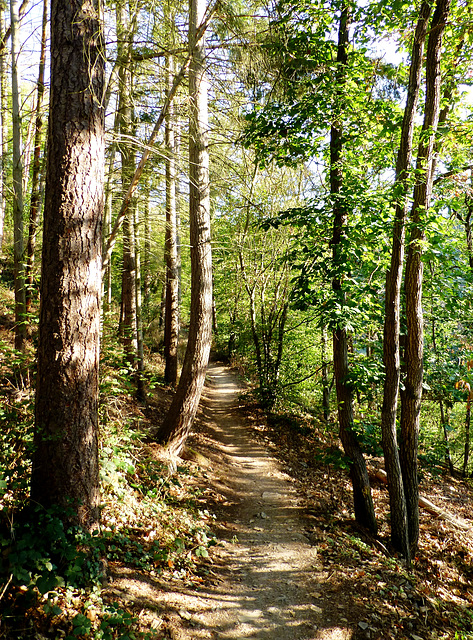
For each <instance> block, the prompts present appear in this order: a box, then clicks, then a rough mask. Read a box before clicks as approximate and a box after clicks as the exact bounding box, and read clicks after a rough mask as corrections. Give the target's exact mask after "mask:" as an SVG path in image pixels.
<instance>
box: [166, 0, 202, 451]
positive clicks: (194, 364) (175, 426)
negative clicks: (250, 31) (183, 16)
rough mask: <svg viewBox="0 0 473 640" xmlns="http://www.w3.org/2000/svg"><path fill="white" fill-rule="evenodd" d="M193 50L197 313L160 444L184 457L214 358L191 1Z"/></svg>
mask: <svg viewBox="0 0 473 640" xmlns="http://www.w3.org/2000/svg"><path fill="white" fill-rule="evenodd" d="M189 9H190V24H189V46H190V49H191V51H192V60H191V65H190V68H189V96H190V104H189V108H190V117H189V220H190V245H191V309H190V319H189V335H188V339H187V348H186V354H185V357H184V363H183V367H182V373H181V377H180V379H179V384H178V387H177V391H176V394H175V396H174V398H173V402H172V404H171V407H170V409H169V412H168V414H167V416H166V418H165V420H164V422H163V424H162V425H161V428H160V429H159V431H158V434H157V439H158V440H159V441H161V442H163V443H164V444H166V445H167V446H168V449H169V451H170V452H171V453H173V454H175V455H178V454H179V453H180V451H181V450H182V448H183V446H184V444H185V441H186V439H187V436H188V435H189V432H190V429H191V427H192V424H193V422H194V418H195V415H196V412H197V408H198V406H199V401H200V396H201V393H202V388H203V386H204V381H205V373H206V371H207V365H208V361H209V355H210V344H211V334H212V252H211V246H210V193H209V154H208V107H207V79H206V75H205V43H204V39H203V38H200V37H199V26H200V25H201V23H202V22H203V19H204V14H205V2H204V0H190V7H189Z"/></svg>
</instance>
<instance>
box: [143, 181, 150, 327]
mask: <svg viewBox="0 0 473 640" xmlns="http://www.w3.org/2000/svg"><path fill="white" fill-rule="evenodd" d="M145 193H146V196H145V197H146V200H145V203H144V225H145V246H144V260H143V311H144V316H145V318H146V321H147V322H149V303H150V300H151V269H150V267H151V219H150V215H149V188H146V189H145Z"/></svg>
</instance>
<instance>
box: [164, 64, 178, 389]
mask: <svg viewBox="0 0 473 640" xmlns="http://www.w3.org/2000/svg"><path fill="white" fill-rule="evenodd" d="M173 73H174V61H173V58H172V56H171V55H169V56H168V57H167V69H166V75H167V85H168V91H170V89H171V86H172V76H173ZM165 139H166V153H167V155H166V233H165V246H164V254H165V259H166V296H165V300H166V309H165V312H164V359H165V370H164V379H165V381H166V382H167V383H168V384H170V385H172V386H173V387H175V386H176V384H177V373H178V344H179V272H178V254H177V215H176V211H177V207H176V182H177V173H176V150H175V137H174V105H173V103H172V102H171V103H170V104H169V109H168V111H167V114H166V130H165Z"/></svg>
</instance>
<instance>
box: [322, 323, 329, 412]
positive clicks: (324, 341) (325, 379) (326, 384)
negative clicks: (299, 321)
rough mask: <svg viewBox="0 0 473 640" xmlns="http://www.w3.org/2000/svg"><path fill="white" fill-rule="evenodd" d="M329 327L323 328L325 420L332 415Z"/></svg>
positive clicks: (323, 400) (323, 404)
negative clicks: (328, 356)
mask: <svg viewBox="0 0 473 640" xmlns="http://www.w3.org/2000/svg"><path fill="white" fill-rule="evenodd" d="M327 342H328V341H327V327H323V328H322V409H323V412H324V420H325V421H326V422H327V421H328V419H329V417H330V385H329V381H328V362H327Z"/></svg>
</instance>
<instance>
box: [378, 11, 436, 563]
mask: <svg viewBox="0 0 473 640" xmlns="http://www.w3.org/2000/svg"><path fill="white" fill-rule="evenodd" d="M429 17H430V4H429V3H428V2H423V3H422V6H421V8H420V12H419V19H418V22H417V27H416V30H415V34H414V41H413V45H412V54H411V67H410V73H409V86H408V92H407V100H406V106H405V109H404V118H403V122H402V130H401V142H400V145H399V151H398V155H397V162H396V180H395V185H394V194H395V198H396V206H395V217H394V225H393V240H392V251H391V264H390V268H389V270H388V272H387V274H386V298H385V320H384V342H383V363H384V370H385V380H384V393H383V406H382V412H381V431H382V442H383V451H384V459H385V465H386V471H387V474H388V478H389V483H388V489H389V502H390V507H391V541H392V543H393V546H394V548H395V549H396V550H397V551H398V552H399V553H401V554H402V555H403V556H404V557H405V558H406V559H407V561H408V562H409V561H410V551H409V540H408V528H407V507H406V500H405V495H404V486H403V482H402V473H401V465H400V460H399V449H398V442H397V431H396V416H397V403H398V394H399V380H400V371H401V364H400V349H399V331H400V319H401V283H402V270H403V263H404V245H405V223H406V214H407V192H408V187H409V169H410V164H411V159H412V138H413V133H414V119H415V115H416V108H417V101H418V96H419V88H420V82H421V75H422V61H423V52H424V43H425V38H426V35H427V27H428V22H429Z"/></svg>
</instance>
